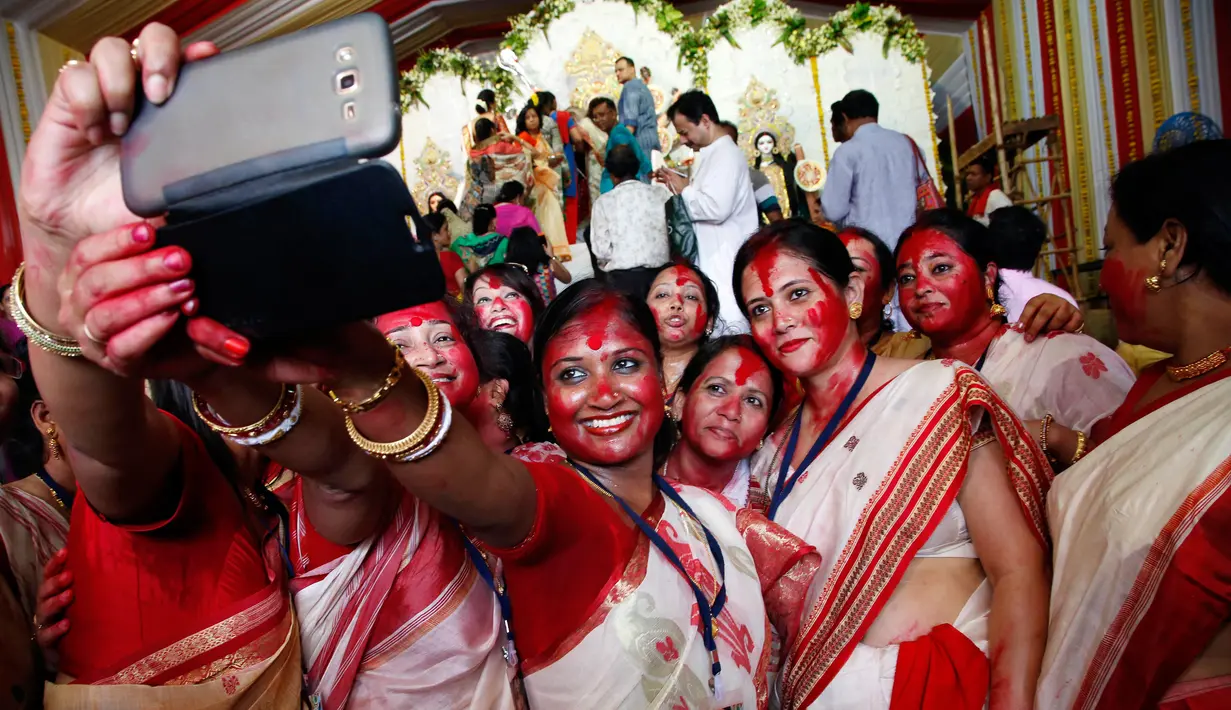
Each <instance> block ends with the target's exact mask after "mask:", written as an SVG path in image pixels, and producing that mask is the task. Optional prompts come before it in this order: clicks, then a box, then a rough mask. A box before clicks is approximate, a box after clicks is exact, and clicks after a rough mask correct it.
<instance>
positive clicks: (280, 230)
mask: <svg viewBox="0 0 1231 710" xmlns="http://www.w3.org/2000/svg"><path fill="white" fill-rule="evenodd" d="M237 196H242V199H241V198H240V197H237ZM226 204H230V205H236V206H234V207H230V208H227V209H223V210H221V211H218V210H217V207H218V206H219V205H226ZM409 221H413V222H414V223H415V231H416V233H418V234H426V233H427V228H426V226H425V225H424V224H423V223H422V221H421V219H420V217H419V213H418V210H417V209H416V208H415V204H414V200H413V199H412V198H411V196H410V193H409V192H408V191H407V189H406V185H405V183H404V182H403V181H402V177H401V175H399V174H398V172H397V171H396V170H394V168H393V166H391V165H389V164H388V163H385V162H384V161H369V162H363V163H357V162H355V161H346V162H343V163H335V164H331V165H327V166H315V167H312V168H307V169H303V170H299V171H291V172H288V173H284V174H280V175H276V176H271V177H268V178H264V179H261V180H257V181H252V182H248V183H244V184H242V185H238V186H235V187H231V188H228V189H227V190H225V191H222V192H220V193H215V194H213V195H207V196H204V197H202V198H200V199H198V200H194V201H191V202H185V203H182V204H180V205H176V206H175V207H173V209H172V210H171V212H170V213H168V216H167V224H166V226H164V227H162V228H160V229H159V230H158V236H157V242H158V243H159V244H160V245H178V246H182V247H184V248H185V249H187V250H188V252H189V253H190V254H191V255H192V259H193V268H192V274H191V275H192V278H193V279H194V280H195V281H196V295H197V296H198V297H199V298H200V303H201V307H200V313H201V315H204V316H208V317H211V318H214V319H215V320H218V321H219V322H221V323H223V324H224V325H227V326H228V327H230V328H233V329H234V330H236V331H238V332H240V333H243V334H244V335H247V336H249V337H254V338H263V339H267V338H275V337H282V336H293V335H297V334H303V333H309V332H319V331H320V330H321V329H323V328H328V327H330V326H337V325H341V324H344V323H350V322H354V321H358V320H364V319H367V318H373V317H375V316H378V315H381V314H383V313H389V312H391V311H395V310H398V309H401V308H407V307H410V306H413V305H417V304H420V303H426V302H428V301H434V300H438V299H440V298H441V297H442V296H443V295H444V274H443V273H442V272H441V269H440V263H439V261H438V260H437V257H436V252H435V250H434V249H433V247H432V244H431V241H430V240H428V239H425V240H424V241H422V242H419V241H417V240H416V239H415V238H414V236H413V235H412V233H411V230H410V227H409Z"/></svg>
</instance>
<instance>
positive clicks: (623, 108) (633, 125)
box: [615, 57, 662, 155]
mask: <svg viewBox="0 0 1231 710" xmlns="http://www.w3.org/2000/svg"><path fill="white" fill-rule="evenodd" d="M615 73H616V79H617V80H618V81H619V82H620V83H621V84H622V85H623V86H624V88H623V89H621V90H620V107H619V109H620V123H621V124H623V125H624V126H625V127H627V128H628V130H629V131H631V132H632V134H633V135H634V136H636V137H637V145H639V146H641V152H642V153H645V154H646V155H649V154H650V153H652V152H654V151H656V150H662V146H661V145H660V144H659V142H658V114H657V113H656V112H655V111H654V95H653V94H651V93H650V88H649V87H648V86H646V85H645V82H644V81H642V80H640V79H638V78H637V65H636V64H635V63H633V60H631V59H629V58H628V57H620V58H619V59H617V60H616V63H615Z"/></svg>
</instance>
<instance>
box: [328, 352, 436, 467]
mask: <svg viewBox="0 0 1231 710" xmlns="http://www.w3.org/2000/svg"><path fill="white" fill-rule="evenodd" d="M410 370H411V372H413V373H415V375H417V376H418V377H419V380H420V381H421V382H422V383H423V386H424V387H425V388H427V414H425V415H424V416H423V421H422V422H420V423H419V427H418V428H417V429H415V430H414V431H412V432H411V433H410V435H409V436H406V437H404V438H402V439H398V440H397V441H389V442H383V441H372V440H371V439H368V438H367V437H365V436H364V435H363V434H360V433H359V430H358V429H357V428H356V427H355V420H354V419H352V418H351V417H350V415H349V414H348V415H346V433H347V434H349V435H350V438H351V441H353V442H355V446H358V447H359V448H360V449H362V450H363V452H364V453H366V454H367V455H369V456H371V457H373V458H376V459H380V460H381V461H387V460H389V459H401V458H405V457H407V456H409V455H410V454H412V453H414V451H415V449H417V448H418V447H419V446H421V445H422V444H423V442H424V441H425V440H426V439H427V438H428V436H430V435H431V433H432V431H433V430H434V429H435V428H436V423H437V420H438V419H439V418H440V398H441V397H442V396H443V395H441V393H440V388H438V387H437V386H436V383H435V382H432V378H431V377H429V376H427V375H426V374H424V373H423V372H422V371H420V370H419V369H417V368H413V367H412V368H410Z"/></svg>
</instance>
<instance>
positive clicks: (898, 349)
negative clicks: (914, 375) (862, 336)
mask: <svg viewBox="0 0 1231 710" xmlns="http://www.w3.org/2000/svg"><path fill="white" fill-rule="evenodd" d="M931 349H932V341H931V340H929V339H928V336H926V335H924V334H922V333H919V332H917V331H913V330H910V331H906V332H904V333H886V334H884V335H882V336H881V338H880V340H878V341H876V343H875V344H873V346H872V352H874V353H876V354H877V355H879V356H882V357H894V358H905V359H907V360H922V359H923V357H924V356H925V355H927V352H928V351H929V350H931Z"/></svg>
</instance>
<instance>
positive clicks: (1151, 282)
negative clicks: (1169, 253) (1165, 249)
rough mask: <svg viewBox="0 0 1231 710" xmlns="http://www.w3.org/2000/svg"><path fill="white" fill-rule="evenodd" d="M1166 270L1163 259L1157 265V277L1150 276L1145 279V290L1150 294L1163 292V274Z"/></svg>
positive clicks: (1165, 263) (1165, 262)
mask: <svg viewBox="0 0 1231 710" xmlns="http://www.w3.org/2000/svg"><path fill="white" fill-rule="evenodd" d="M1166 270H1167V260H1166V259H1163V260H1162V261H1160V262H1159V264H1158V275H1157V276H1150V277H1149V278H1147V279H1146V290H1147V291H1149V292H1150V293H1158V292H1159V291H1162V290H1163V280H1162V275H1163V272H1164V271H1166Z"/></svg>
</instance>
